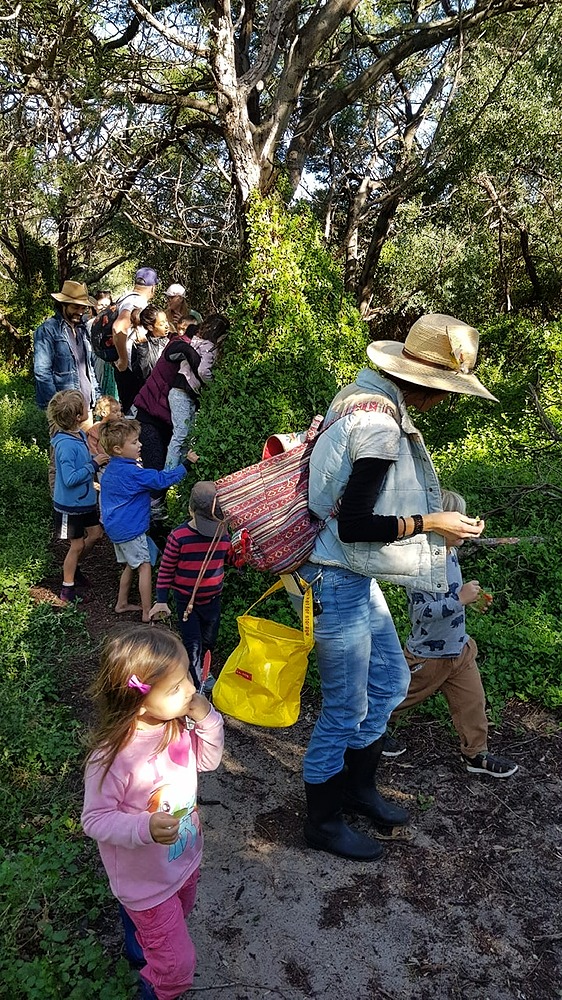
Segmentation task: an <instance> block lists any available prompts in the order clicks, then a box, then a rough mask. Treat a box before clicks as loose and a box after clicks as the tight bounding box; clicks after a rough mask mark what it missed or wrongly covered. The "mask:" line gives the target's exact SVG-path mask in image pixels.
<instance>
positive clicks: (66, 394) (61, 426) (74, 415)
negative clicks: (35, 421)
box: [47, 389, 84, 433]
mask: <svg viewBox="0 0 562 1000" xmlns="http://www.w3.org/2000/svg"><path fill="white" fill-rule="evenodd" d="M83 412H84V397H83V395H82V393H81V392H80V391H79V389H63V390H62V391H61V392H55V395H54V396H53V398H52V399H51V401H50V403H49V405H48V406H47V420H48V423H49V429H50V431H51V433H53V432H54V431H73V430H75V429H76V427H77V425H78V424H79V423H80V422H81V418H82V414H83Z"/></svg>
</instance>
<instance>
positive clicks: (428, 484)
mask: <svg viewBox="0 0 562 1000" xmlns="http://www.w3.org/2000/svg"><path fill="white" fill-rule="evenodd" d="M359 402H361V403H368V402H379V403H380V404H382V406H383V408H382V409H380V410H376V409H372V410H357V409H356V410H353V411H352V412H347V411H348V410H349V408H350V406H353V405H354V404H357V403H359ZM389 406H390V409H391V411H392V412H390V413H389V412H385V410H387V409H388V407H389ZM342 413H343V414H344V415H343V416H339V415H340V414H342ZM338 416H339V419H336V418H337V417H338ZM330 420H334V421H335V422H334V423H333V425H332V426H331V427H328V429H327V430H326V431H324V432H323V433H322V434H321V435H320V437H319V438H318V441H317V443H316V445H315V446H314V450H313V452H312V456H311V459H310V479H309V488H308V489H309V507H310V509H311V510H312V511H313V512H314V513H315V514H316V515H317V516H318V517H320V518H322V519H323V520H324V519H327V523H326V526H325V527H324V528H323V529H322V531H321V532H320V533H319V535H318V538H317V539H316V543H315V546H314V550H313V553H312V556H311V558H310V561H311V562H313V563H320V564H321V565H325V566H341V567H343V568H344V569H349V570H351V571H352V572H353V573H359V574H360V575H362V576H369V577H376V578H377V579H378V580H386V581H388V582H390V583H395V584H398V585H400V586H402V587H416V588H419V589H420V590H427V591H429V592H431V593H443V594H444V593H445V592H446V590H447V575H446V569H445V558H446V546H445V540H444V538H443V536H442V535H437V534H435V532H429V533H428V534H422V535H414V536H413V537H411V538H406V539H404V540H403V541H396V542H392V543H384V542H352V543H349V544H348V543H345V542H341V541H340V539H339V535H338V523H337V517H332V516H330V515H331V514H332V511H333V510H334V508H335V506H336V504H337V501H338V500H339V499H340V497H341V496H342V494H343V492H344V490H345V487H346V485H347V482H348V480H349V477H350V475H351V470H352V468H353V463H354V462H355V461H356V460H357V459H358V458H366V457H370V458H381V459H386V460H389V461H390V463H391V464H390V466H389V468H388V472H387V474H386V476H385V479H384V482H383V484H382V487H381V490H380V492H379V494H378V496H377V499H376V502H375V506H374V508H373V513H374V514H384V515H394V516H397V515H400V514H402V515H403V516H405V517H406V516H409V515H412V514H429V513H435V512H437V511H440V510H441V509H442V507H441V490H440V487H439V481H438V479H437V474H436V472H435V469H434V467H433V463H432V461H431V459H430V457H429V454H428V452H427V450H426V447H425V445H424V442H423V438H422V436H421V434H420V433H419V431H418V430H417V429H416V427H415V426H414V424H413V423H412V421H411V419H410V417H409V415H408V412H407V409H406V406H405V403H404V399H403V396H402V393H401V392H400V390H399V389H398V387H397V386H395V385H394V384H393V383H392V382H390V381H389V380H388V379H385V378H383V376H382V375H380V374H379V373H378V372H375V371H372V370H371V369H369V368H364V369H362V371H360V372H359V374H358V376H357V378H356V380H355V382H354V383H353V384H352V385H350V386H347V387H346V388H345V389H342V391H341V392H340V393H338V395H337V396H336V397H335V399H333V400H332V403H331V405H330V409H329V410H328V413H327V414H326V422H327V423H329V421H330Z"/></svg>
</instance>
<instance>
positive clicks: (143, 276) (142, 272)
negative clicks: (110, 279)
mask: <svg viewBox="0 0 562 1000" xmlns="http://www.w3.org/2000/svg"><path fill="white" fill-rule="evenodd" d="M157 284H158V275H157V274H156V271H155V270H154V268H152V267H139V269H138V271H137V273H136V274H135V285H157Z"/></svg>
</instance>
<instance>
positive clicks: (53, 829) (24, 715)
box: [0, 372, 131, 1000]
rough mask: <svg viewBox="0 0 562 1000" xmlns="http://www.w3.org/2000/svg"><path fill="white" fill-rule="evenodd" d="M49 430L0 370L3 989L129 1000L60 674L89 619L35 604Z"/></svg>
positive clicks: (47, 506) (46, 523) (49, 998)
mask: <svg viewBox="0 0 562 1000" xmlns="http://www.w3.org/2000/svg"><path fill="white" fill-rule="evenodd" d="M47 444H48V437H47V427H46V422H45V418H44V415H43V414H42V413H40V412H39V411H38V410H37V408H36V406H35V403H34V401H33V394H32V388H31V385H30V381H29V379H28V378H27V377H26V376H25V375H13V374H12V373H9V372H3V373H0V517H1V521H2V525H3V530H2V533H1V534H0V605H1V614H0V656H1V671H0V697H1V703H2V712H1V713H0V788H1V790H2V800H3V810H2V825H1V832H0V900H1V902H0V923H1V925H2V928H3V931H2V936H1V938H0V982H1V983H2V991H1V992H2V996H6V997H7V996H13V997H17V998H18V1000H55V998H57V1000H58V998H61V1000H62V998H73V1000H94V998H103V1000H121V998H122V1000H124V998H125V997H127V996H130V985H131V976H130V972H129V969H128V966H127V964H126V963H125V962H124V961H121V962H120V963H118V964H117V966H116V965H115V962H114V961H113V959H111V958H110V956H108V954H107V948H106V947H105V946H104V942H103V935H100V933H99V932H100V930H101V929H102V928H103V927H104V925H106V924H107V922H108V921H109V922H110V921H111V920H112V919H115V905H114V903H113V901H112V899H111V896H110V894H109V891H108V889H107V886H106V881H105V879H104V878H103V877H100V874H99V870H98V866H97V861H96V852H95V847H94V845H91V846H90V845H86V846H85V842H84V839H83V837H82V835H81V832H80V827H79V814H80V804H81V781H80V774H79V771H80V766H81V759H82V756H83V748H82V742H81V727H80V726H79V724H78V722H77V720H76V719H75V718H74V716H73V712H72V710H71V709H70V707H69V706H68V705H66V704H64V703H63V701H62V697H63V691H64V683H63V682H64V673H65V670H66V669H67V668H68V664H69V662H70V659H71V657H74V656H75V655H76V650H77V649H80V651H81V655H86V654H87V652H88V648H89V638H88V635H87V633H86V630H85V626H84V620H83V615H81V614H80V613H79V612H77V611H76V610H74V609H63V610H61V611H54V610H53V609H52V608H51V606H50V605H49V604H47V603H37V602H36V600H34V598H33V596H32V594H31V593H30V588H32V587H33V585H35V584H37V583H38V582H39V581H40V580H41V579H42V577H43V576H44V575H45V573H46V572H47V571H48V569H49V565H50V557H49V549H48V543H49V537H50V524H51V519H52V514H51V500H50V497H49V492H48V487H47V466H48V455H47Z"/></svg>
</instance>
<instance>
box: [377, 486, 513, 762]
mask: <svg viewBox="0 0 562 1000" xmlns="http://www.w3.org/2000/svg"><path fill="white" fill-rule="evenodd" d="M443 510H447V511H458V512H459V513H460V514H466V503H465V501H464V499H463V497H461V496H459V494H458V493H453V492H452V491H449V490H444V491H443ZM456 544H457V547H458V546H460V545H462V544H463V542H462V539H458V540H457V543H456ZM447 582H448V590H447V593H446V594H426V593H422V592H420V591H416V590H407V594H408V610H409V613H410V623H411V631H410V635H409V636H408V639H407V640H406V645H405V647H404V655H405V656H406V660H407V662H408V666H409V668H410V671H411V678H410V686H409V688H408V694H407V695H406V697H405V699H404V701H403V702H402V703H401V704H400V705H399V706H398V707H397V708H396V709H395V711H394V712H393V713H392V715H391V720H392V721H394V722H395V721H396V718H397V716H398V715H400V714H401V713H402V712H405V711H406V710H407V709H409V708H413V707H414V705H419V704H421V702H422V701H425V700H426V698H429V697H430V696H431V695H432V694H435V693H436V692H437V691H441V692H442V693H443V694H444V695H445V698H446V699H447V704H448V706H449V711H450V713H451V721H452V723H453V725H454V727H455V729H456V731H457V733H458V734H459V737H460V742H461V756H462V759H463V761H464V763H465V764H466V769H467V771H470V773H471V774H488V775H491V776H492V777H494V778H509V777H510V776H511V775H512V774H515V772H516V771H517V769H518V765H517V764H515V763H514V761H512V760H507V759H506V758H505V757H497V756H495V755H494V754H491V753H489V752H488V720H487V718H486V697H485V694H484V688H483V687H482V678H481V677H480V671H479V669H478V665H477V663H476V657H477V655H478V647H477V645H476V643H475V641H474V639H471V638H470V636H469V635H467V634H466V631H465V628H466V615H465V607H466V605H467V604H474V603H475V602H476V601H480V602H485V603H484V606H483V610H484V609H485V606H486V605H487V604H488V603H489V598H488V595H485V594H484V592H483V590H482V588H481V586H480V584H479V582H478V580H470V581H469V582H468V583H463V580H462V575H461V570H460V566H459V559H458V555H457V551H456V548H454V547H452V546H449V547H448V548H447ZM403 752H404V750H403V749H402V747H401V746H400V744H399V743H398V741H397V740H396V739H395V737H393V736H387V737H386V741H385V749H384V750H383V753H384V754H385V756H387V757H396V756H399V754H401V753H403Z"/></svg>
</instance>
